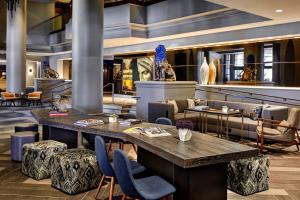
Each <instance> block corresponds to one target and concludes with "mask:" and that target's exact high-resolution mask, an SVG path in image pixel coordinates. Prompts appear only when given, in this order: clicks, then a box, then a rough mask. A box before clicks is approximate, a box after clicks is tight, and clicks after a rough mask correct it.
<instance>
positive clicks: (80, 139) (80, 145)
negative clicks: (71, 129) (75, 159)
mask: <svg viewBox="0 0 300 200" xmlns="http://www.w3.org/2000/svg"><path fill="white" fill-rule="evenodd" d="M77 148H78V149H84V146H83V137H82V132H80V131H78V132H77Z"/></svg>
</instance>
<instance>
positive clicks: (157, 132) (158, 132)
mask: <svg viewBox="0 0 300 200" xmlns="http://www.w3.org/2000/svg"><path fill="white" fill-rule="evenodd" d="M124 132H125V133H136V134H141V135H145V136H148V137H163V136H170V135H171V134H170V133H169V132H167V131H166V130H164V129H162V128H159V127H148V128H141V127H132V128H129V129H126V130H125V131H124Z"/></svg>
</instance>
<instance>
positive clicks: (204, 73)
mask: <svg viewBox="0 0 300 200" xmlns="http://www.w3.org/2000/svg"><path fill="white" fill-rule="evenodd" d="M208 78H209V66H208V64H207V61H206V57H204V61H203V63H202V65H201V67H200V84H203V85H207V83H208Z"/></svg>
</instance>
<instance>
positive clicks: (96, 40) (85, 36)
mask: <svg viewBox="0 0 300 200" xmlns="http://www.w3.org/2000/svg"><path fill="white" fill-rule="evenodd" d="M103 4H104V3H103V0H73V15H72V23H73V24H72V29H73V30H72V32H73V33H72V34H73V36H72V38H73V39H72V40H73V41H72V59H73V66H72V81H73V83H72V106H73V108H74V109H77V110H80V111H83V112H85V113H90V114H94V113H100V112H102V111H103V102H102V97H103V56H102V50H103Z"/></svg>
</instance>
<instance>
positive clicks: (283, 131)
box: [277, 120, 290, 133]
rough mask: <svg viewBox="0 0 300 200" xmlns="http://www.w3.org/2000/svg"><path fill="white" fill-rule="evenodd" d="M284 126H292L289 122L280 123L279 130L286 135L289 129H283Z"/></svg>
mask: <svg viewBox="0 0 300 200" xmlns="http://www.w3.org/2000/svg"><path fill="white" fill-rule="evenodd" d="M282 126H290V123H288V122H287V121H285V120H283V121H282V122H280V123H279V126H277V130H279V131H280V132H281V133H285V131H286V130H287V128H285V127H282Z"/></svg>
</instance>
